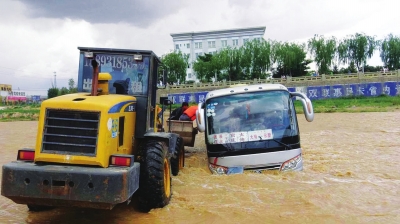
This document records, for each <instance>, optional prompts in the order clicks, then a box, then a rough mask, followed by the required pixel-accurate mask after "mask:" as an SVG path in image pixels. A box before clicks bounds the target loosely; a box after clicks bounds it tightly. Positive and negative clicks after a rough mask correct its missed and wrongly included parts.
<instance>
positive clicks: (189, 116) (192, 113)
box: [179, 105, 197, 121]
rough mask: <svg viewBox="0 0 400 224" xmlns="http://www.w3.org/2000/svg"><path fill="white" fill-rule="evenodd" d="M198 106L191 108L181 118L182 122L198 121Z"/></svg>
mask: <svg viewBox="0 0 400 224" xmlns="http://www.w3.org/2000/svg"><path fill="white" fill-rule="evenodd" d="M196 111H197V105H194V106H190V107H189V108H187V109H186V110H185V111H184V112H183V114H182V115H181V116H180V117H179V120H180V121H194V119H196Z"/></svg>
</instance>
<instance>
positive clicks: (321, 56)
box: [308, 35, 336, 74]
mask: <svg viewBox="0 0 400 224" xmlns="http://www.w3.org/2000/svg"><path fill="white" fill-rule="evenodd" d="M308 50H309V51H310V53H311V55H312V56H313V59H314V62H315V63H316V64H317V66H318V71H319V73H321V74H328V73H329V72H330V68H331V65H332V64H333V63H332V62H333V60H334V58H335V54H336V38H335V37H331V38H324V36H319V35H315V36H314V37H313V38H311V39H310V40H308Z"/></svg>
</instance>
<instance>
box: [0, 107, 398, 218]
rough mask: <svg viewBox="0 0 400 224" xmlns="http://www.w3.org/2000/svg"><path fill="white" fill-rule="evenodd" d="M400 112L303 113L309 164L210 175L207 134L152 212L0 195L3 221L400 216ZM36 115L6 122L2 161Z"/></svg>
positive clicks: (27, 141)
mask: <svg viewBox="0 0 400 224" xmlns="http://www.w3.org/2000/svg"><path fill="white" fill-rule="evenodd" d="M399 119H400V112H386V113H354V114H352V113H335V114H316V115H315V121H314V122H312V123H308V122H306V121H305V119H304V117H303V116H299V125H300V131H301V140H302V147H303V150H304V171H302V172H286V173H279V172H270V173H266V174H251V173H246V174H238V175H231V176H215V175H211V174H210V172H209V171H208V168H207V166H206V155H205V152H204V149H205V148H204V136H203V135H198V136H197V139H196V145H195V147H193V148H187V150H188V151H190V152H191V153H188V154H187V158H186V167H185V168H184V169H183V170H182V172H181V173H180V174H179V175H178V176H176V177H173V182H172V184H173V196H172V199H171V202H170V204H169V205H168V206H167V207H165V208H162V209H155V210H152V211H151V212H150V213H148V214H147V213H140V212H138V211H136V210H135V209H134V208H133V206H131V205H118V206H117V207H115V208H114V209H113V210H111V211H109V210H105V211H104V210H91V209H75V208H57V209H54V210H50V211H45V212H39V213H35V212H29V211H28V209H27V207H26V206H25V205H18V204H15V203H13V202H12V201H10V200H9V199H7V198H4V197H1V196H0V223H57V224H61V223H250V222H253V223H281V222H285V221H286V222H288V223H398V222H400V215H399V214H400V165H399V162H400V125H399V121H398V120H399ZM36 125H37V122H12V123H4V122H3V123H1V122H0V153H1V157H0V165H2V164H4V163H7V162H9V161H12V160H15V158H16V152H17V149H19V148H23V147H33V146H34V144H35V138H36Z"/></svg>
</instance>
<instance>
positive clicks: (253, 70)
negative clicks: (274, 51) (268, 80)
mask: <svg viewBox="0 0 400 224" xmlns="http://www.w3.org/2000/svg"><path fill="white" fill-rule="evenodd" d="M241 52H242V57H241V63H240V65H241V67H242V68H243V71H245V74H246V75H247V76H246V77H244V78H248V79H254V78H265V76H266V70H268V69H270V67H271V43H270V42H269V41H265V40H264V39H262V40H257V39H254V40H251V41H248V42H246V43H245V45H243V46H242V47H241Z"/></svg>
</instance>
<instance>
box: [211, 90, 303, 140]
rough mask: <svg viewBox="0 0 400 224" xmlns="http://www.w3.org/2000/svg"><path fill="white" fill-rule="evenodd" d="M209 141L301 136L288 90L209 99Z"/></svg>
mask: <svg viewBox="0 0 400 224" xmlns="http://www.w3.org/2000/svg"><path fill="white" fill-rule="evenodd" d="M206 117H207V141H208V143H209V144H225V143H237V142H251V141H260V140H271V139H275V140H276V139H282V138H283V137H287V136H295V135H298V129H297V120H296V114H295V111H294V107H293V103H292V101H291V100H290V95H289V92H287V91H263V92H252V93H246V94H237V95H228V96H222V97H218V98H212V99H209V100H208V101H207V102H206Z"/></svg>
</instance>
